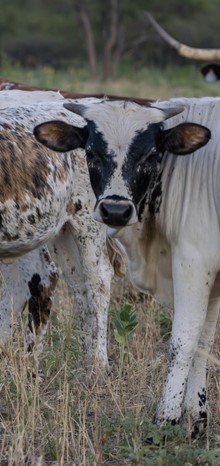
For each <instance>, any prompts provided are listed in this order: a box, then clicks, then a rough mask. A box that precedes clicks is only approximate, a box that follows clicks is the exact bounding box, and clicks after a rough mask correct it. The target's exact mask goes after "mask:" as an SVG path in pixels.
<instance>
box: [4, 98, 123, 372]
mask: <svg viewBox="0 0 220 466" xmlns="http://www.w3.org/2000/svg"><path fill="white" fill-rule="evenodd" d="M90 100H92V99H86V102H89V101H90ZM93 100H94V99H93ZM63 102H67V101H65V100H64V99H63V98H62V96H60V95H59V93H56V92H44V91H42V92H41V91H39V92H38V91H36V92H32V93H30V92H25V91H8V92H7V91H2V92H1V93H0V107H1V114H0V178H1V191H0V260H1V261H3V262H1V265H0V270H1V272H2V274H3V277H4V283H3V285H4V286H3V293H2V300H1V307H0V338H1V340H2V341H4V340H5V339H6V338H7V336H8V334H9V332H10V328H11V323H12V322H11V296H12V298H13V304H14V306H13V310H14V313H15V314H16V315H17V314H18V313H19V312H20V311H21V310H22V308H23V307H24V304H25V303H26V301H27V300H29V317H30V318H29V322H28V325H27V332H26V333H27V335H26V340H27V347H28V349H31V348H32V346H33V341H34V336H33V325H32V324H33V323H34V327H35V333H36V336H37V343H40V341H41V337H42V334H44V333H45V330H46V325H47V320H48V317H49V312H50V308H51V304H52V297H53V292H54V289H55V286H56V282H57V271H56V268H55V266H54V264H53V262H52V260H51V258H50V255H49V253H48V250H47V248H46V246H44V244H45V243H46V242H48V241H53V243H54V249H55V252H56V255H57V259H58V263H59V264H60V265H61V267H62V270H63V273H64V278H65V280H66V282H67V285H68V288H69V291H70V294H71V295H72V296H73V297H74V301H75V304H76V308H77V313H78V316H79V320H80V326H81V330H82V332H81V341H82V351H83V352H84V354H85V359H86V363H88V364H93V363H94V362H95V361H96V362H97V363H98V365H99V366H100V367H102V368H104V369H108V358H107V350H106V327H107V311H108V305H109V297H110V284H111V278H112V275H113V269H112V266H111V265H110V261H109V257H108V254H107V247H106V228H105V227H103V226H102V225H100V224H98V223H97V222H95V221H94V220H92V218H91V211H92V207H93V206H94V201H95V198H94V195H93V193H92V190H91V187H90V182H89V176H88V169H87V164H86V159H85V155H84V153H83V151H81V150H79V151H75V152H74V153H73V152H66V153H64V154H62V155H60V154H56V153H54V152H52V151H51V150H48V149H46V148H44V147H43V146H42V145H41V144H39V143H38V142H37V141H36V139H35V138H34V136H33V129H34V127H35V126H36V125H37V124H38V123H40V122H42V121H46V120H47V119H48V117H49V118H52V119H56V118H57V117H58V118H59V119H62V120H63V121H67V120H68V121H70V119H71V120H72V123H73V124H74V125H75V124H77V125H78V126H79V127H81V131H82V134H83V132H84V129H83V125H84V123H83V120H82V118H80V117H79V116H77V115H73V116H72V118H70V113H69V112H68V111H67V110H65V109H64V108H63ZM79 131H80V130H79ZM113 254H114V252H113ZM116 255H117V251H116ZM8 262H9V263H8ZM11 262H13V263H11ZM32 321H33V322H32Z"/></svg>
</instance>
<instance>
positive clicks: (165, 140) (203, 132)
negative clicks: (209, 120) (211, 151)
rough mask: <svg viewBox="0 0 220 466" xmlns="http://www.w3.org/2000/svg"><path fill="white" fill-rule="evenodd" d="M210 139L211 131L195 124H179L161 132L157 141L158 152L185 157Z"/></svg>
mask: <svg viewBox="0 0 220 466" xmlns="http://www.w3.org/2000/svg"><path fill="white" fill-rule="evenodd" d="M210 138H211V131H210V130H209V129H208V128H206V127H205V126H202V125H198V124H196V123H181V124H180V125H178V126H175V127H174V128H171V129H167V130H164V131H162V134H160V138H159V141H158V145H159V150H161V151H162V152H164V151H166V150H167V151H169V152H171V153H172V154H176V155H187V154H191V153H192V152H194V151H196V150H197V149H199V148H200V147H202V146H205V144H207V142H208V141H209V139H210Z"/></svg>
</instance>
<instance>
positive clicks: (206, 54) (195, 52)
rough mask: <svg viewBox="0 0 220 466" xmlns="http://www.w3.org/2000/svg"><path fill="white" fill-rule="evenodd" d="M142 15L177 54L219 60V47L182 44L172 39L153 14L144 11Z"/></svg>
mask: <svg viewBox="0 0 220 466" xmlns="http://www.w3.org/2000/svg"><path fill="white" fill-rule="evenodd" d="M144 15H145V16H146V17H147V19H148V21H149V22H150V24H151V26H153V28H154V29H155V31H156V32H157V33H158V34H159V36H160V37H162V39H163V40H165V42H167V44H169V45H170V46H171V47H173V48H174V49H176V50H177V52H178V53H179V55H181V56H182V57H186V58H191V59H192V58H193V59H194V60H207V61H208V60H220V49H199V48H194V47H189V46H188V45H185V44H182V43H181V42H179V41H178V40H176V39H174V37H172V36H171V35H170V34H168V33H167V32H166V31H165V30H164V29H163V28H162V27H161V26H160V25H159V24H158V23H157V21H156V20H155V19H154V18H153V16H152V15H151V14H150V13H148V12H147V11H146V12H144Z"/></svg>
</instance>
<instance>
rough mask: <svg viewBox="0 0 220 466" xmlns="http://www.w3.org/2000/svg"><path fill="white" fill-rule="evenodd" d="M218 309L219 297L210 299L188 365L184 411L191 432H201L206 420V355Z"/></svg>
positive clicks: (212, 340)
mask: <svg viewBox="0 0 220 466" xmlns="http://www.w3.org/2000/svg"><path fill="white" fill-rule="evenodd" d="M219 309H220V299H215V300H212V301H210V303H209V307H208V312H207V317H206V321H205V324H204V327H203V331H202V334H201V337H200V340H199V345H198V351H197V352H196V354H195V356H194V358H193V361H192V365H191V367H190V371H189V376H188V383H187V389H186V395H185V399H184V411H185V412H186V414H188V415H189V416H190V421H191V422H192V432H193V433H194V434H196V433H199V432H202V431H203V429H204V427H205V426H206V420H207V399H206V369H207V356H208V354H209V353H210V351H211V347H212V345H213V343H214V337H215V330H216V325H217V321H218V315H219Z"/></svg>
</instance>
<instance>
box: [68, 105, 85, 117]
mask: <svg viewBox="0 0 220 466" xmlns="http://www.w3.org/2000/svg"><path fill="white" fill-rule="evenodd" d="M63 106H64V108H66V109H67V110H70V112H73V113H76V114H77V115H80V116H82V117H83V115H84V113H85V110H86V106H85V105H82V104H75V103H73V102H70V103H68V104H63Z"/></svg>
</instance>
